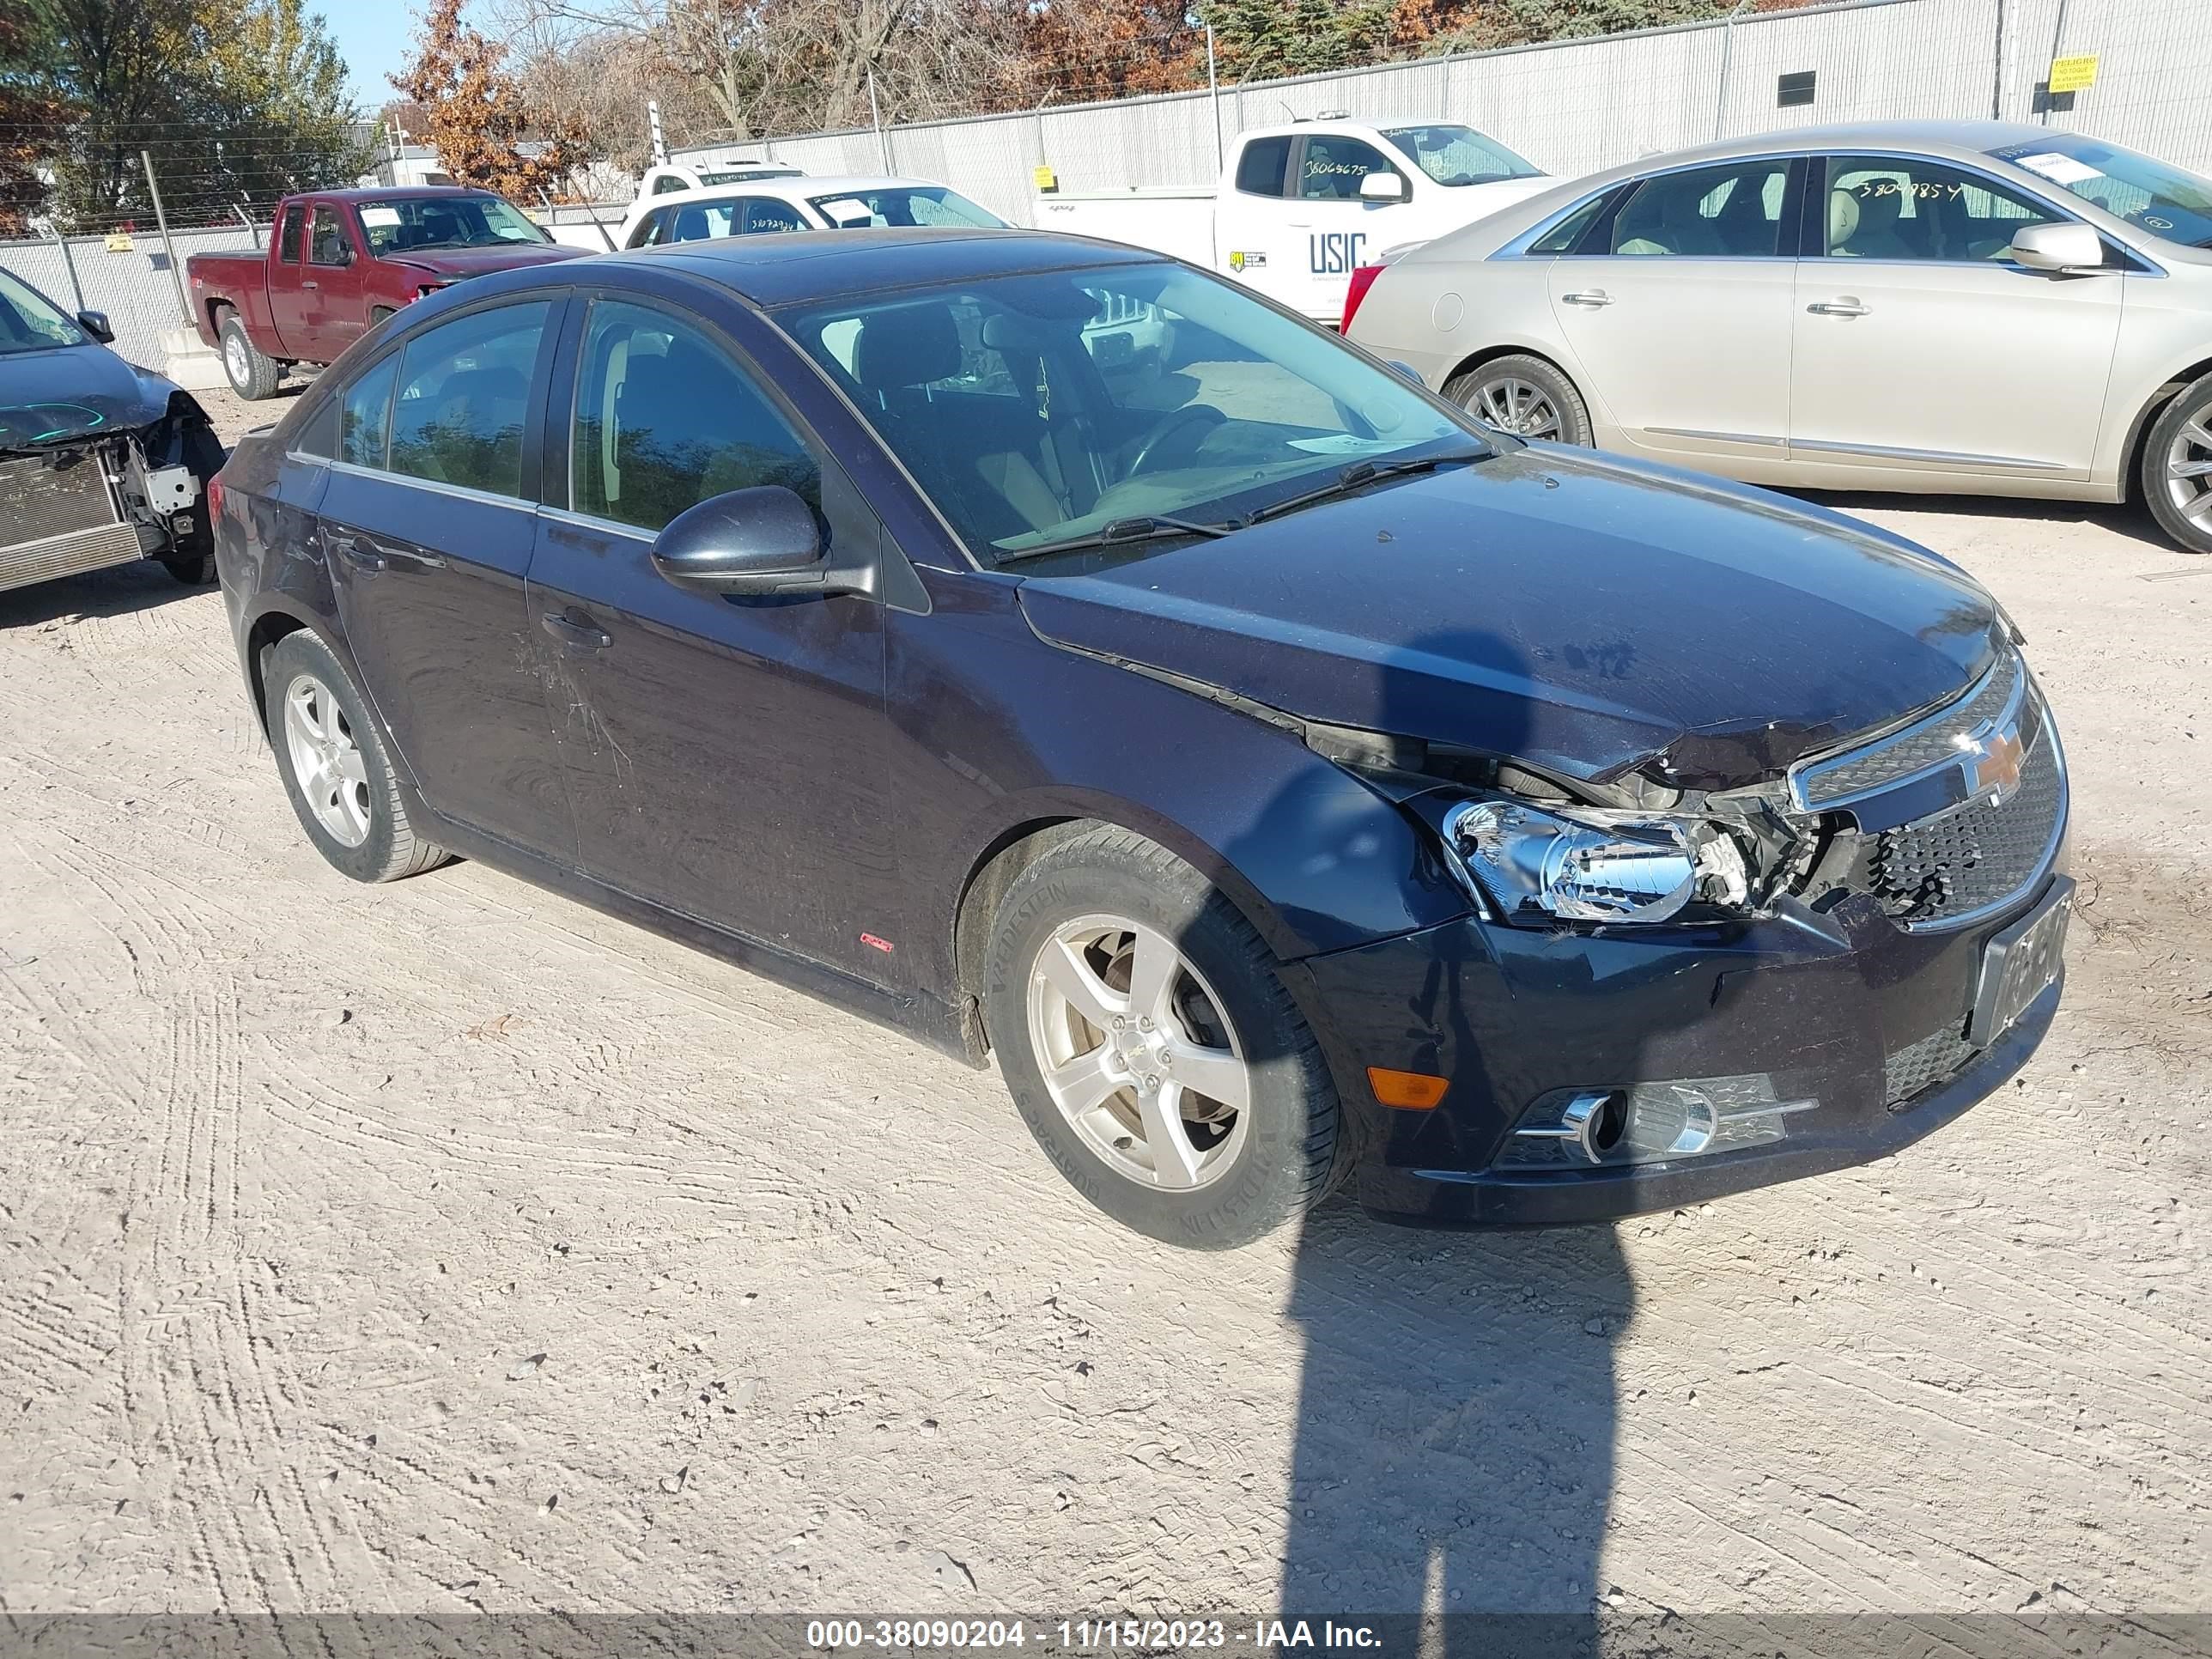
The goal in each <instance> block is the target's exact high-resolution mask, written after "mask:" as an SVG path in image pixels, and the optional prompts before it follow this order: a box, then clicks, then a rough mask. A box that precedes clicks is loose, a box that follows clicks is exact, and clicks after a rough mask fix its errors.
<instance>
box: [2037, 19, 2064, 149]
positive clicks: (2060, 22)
mask: <svg viewBox="0 0 2212 1659" xmlns="http://www.w3.org/2000/svg"><path fill="white" fill-rule="evenodd" d="M2065 44H2066V0H2058V15H2057V17H2055V18H2053V19H2052V20H2051V52H2050V55H2049V56H2048V57H2046V58H2045V59H2044V62H2043V109H2042V112H2041V117H2040V118H2041V120H2042V123H2043V125H2045V126H2046V127H2047V126H2049V125H2051V64H2055V63H2057V61H2058V52H2059V48H2060V47H2061V46H2064V45H2065Z"/></svg>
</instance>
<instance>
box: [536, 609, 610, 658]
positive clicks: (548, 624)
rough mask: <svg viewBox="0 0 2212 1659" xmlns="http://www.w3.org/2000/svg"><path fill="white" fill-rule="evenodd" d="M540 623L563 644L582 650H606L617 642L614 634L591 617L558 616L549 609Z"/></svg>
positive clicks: (539, 619)
mask: <svg viewBox="0 0 2212 1659" xmlns="http://www.w3.org/2000/svg"><path fill="white" fill-rule="evenodd" d="M538 626H539V627H540V628H542V629H544V630H545V631H546V632H547V633H549V634H550V635H552V636H553V637H554V638H555V639H556V640H558V641H561V643H562V644H563V645H567V646H574V647H577V648H578V649H580V650H585V651H604V650H605V649H606V648H607V647H609V646H611V645H612V644H613V643H614V642H615V637H614V635H611V634H610V633H608V632H607V630H606V629H604V628H602V627H600V626H599V623H595V622H593V621H592V619H591V618H590V617H577V616H558V617H556V616H555V615H554V614H553V613H552V612H551V611H547V612H546V613H545V614H544V616H542V617H539V618H538Z"/></svg>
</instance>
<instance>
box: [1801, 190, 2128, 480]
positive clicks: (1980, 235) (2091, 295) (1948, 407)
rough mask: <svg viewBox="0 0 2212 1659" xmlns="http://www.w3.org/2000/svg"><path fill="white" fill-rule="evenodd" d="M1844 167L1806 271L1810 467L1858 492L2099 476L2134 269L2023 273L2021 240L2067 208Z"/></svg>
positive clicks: (1805, 422)
mask: <svg viewBox="0 0 2212 1659" xmlns="http://www.w3.org/2000/svg"><path fill="white" fill-rule="evenodd" d="M1827 166H1828V177H1827V185H1828V188H1827V191H1826V197H1825V208H1826V212H1825V218H1826V235H1825V239H1824V244H1823V246H1822V247H1821V249H1820V257H1811V258H1807V259H1806V260H1805V261H1804V262H1803V263H1802V264H1801V265H1800V266H1799V267H1798V273H1797V293H1796V306H1795V307H1794V309H1795V325H1796V342H1795V346H1794V349H1793V353H1792V362H1793V368H1792V386H1791V393H1790V461H1791V463H1792V465H1793V466H1795V467H1796V468H1798V469H1800V470H1802V469H1803V468H1805V467H1808V466H1812V467H1820V468H1829V469H1834V470H1835V471H1837V472H1838V474H1843V473H1849V474H1850V475H1852V476H1851V477H1849V478H1847V479H1846V478H1843V477H1839V478H1838V482H1851V483H1878V482H1882V480H1881V479H1879V478H1878V477H1875V474H1876V473H1878V472H1888V473H1891V474H1893V475H1896V474H1911V473H1913V472H1927V471H1940V472H1966V473H1973V474H1977V475H1982V476H1988V477H2020V478H2023V479H2032V478H2048V479H2052V480H2071V479H2081V478H2086V477H2088V476H2089V471H2090V468H2091V465H2092V463H2093V460H2094V459H2095V455H2096V450H2097V435H2098V428H2099V427H2100V424H2101V422H2102V420H2103V417H2104V410H2105V389H2106V381H2107V380H2108V379H2109V377H2110V374H2111V371H2112V349H2113V345H2114V343H2115V342H2116V341H2117V339H2118V334H2119V325H2120V311H2121V307H2122V303H2123V298H2124V292H2125V282H2126V279H2125V278H2124V276H2123V275H2122V274H2121V272H2120V271H2119V270H2118V269H2117V268H2115V269H2112V270H2106V271H2100V272H2098V273H2096V274H2093V275H2088V276H2061V275H2056V274H2053V273H2050V272H2045V271H2036V270H2027V269H2025V268H2024V267H2022V266H2020V265H2015V264H2013V263H2011V261H2010V260H2009V259H2008V258H2006V249H2007V248H2008V246H2009V245H2010V243H2011V241H2012V238H2013V235H2014V234H2015V232H2017V231H2018V230H2020V229H2021V228H2022V227H2023V226H2027V225H2034V224H2051V223H2057V222H2061V221H2063V219H2064V218H2065V217H2066V216H2065V215H2063V213H2061V212H2060V211H2059V210H2057V209H2056V208H2054V207H2052V206H2051V205H2050V204H2046V203H2043V202H2040V201H2039V200H2036V199H2034V198H2033V197H2030V196H2028V195H2027V193H2026V192H2025V191H2019V190H2016V189H2015V188H2014V187H2012V186H2010V185H2002V184H2000V183H1998V182H1996V181H1995V180H1993V179H1989V178H1987V177H1985V176H1984V175H1983V174H1981V173H1976V172H1972V171H1970V170H1968V169H1966V168H1962V167H1958V166H1956V165H1954V164H1952V163H1949V162H1942V161H1923V160H1920V159H1918V158H1916V157H1898V156H1880V155H1839V156H1832V157H1830V158H1829V160H1828V163H1827ZM1808 252H1810V250H1808Z"/></svg>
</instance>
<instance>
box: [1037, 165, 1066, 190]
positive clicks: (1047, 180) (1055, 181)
mask: <svg viewBox="0 0 2212 1659" xmlns="http://www.w3.org/2000/svg"><path fill="white" fill-rule="evenodd" d="M1030 178H1032V179H1036V187H1037V188H1038V189H1039V190H1058V189H1059V188H1060V175H1059V174H1058V173H1054V171H1053V170H1052V169H1051V168H1050V167H1038V168H1036V170H1035V171H1034V172H1032V173H1030Z"/></svg>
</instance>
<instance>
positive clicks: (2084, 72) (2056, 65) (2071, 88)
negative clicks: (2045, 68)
mask: <svg viewBox="0 0 2212 1659" xmlns="http://www.w3.org/2000/svg"><path fill="white" fill-rule="evenodd" d="M2096 84H2097V54H2096V53H2095V52H2084V53H2082V54H2081V56H2080V57H2078V58H2052V59H2051V91H2052V92H2053V93H2061V92H2087V90H2088V89H2089V88H2091V87H2093V86H2095V85H2096Z"/></svg>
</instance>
